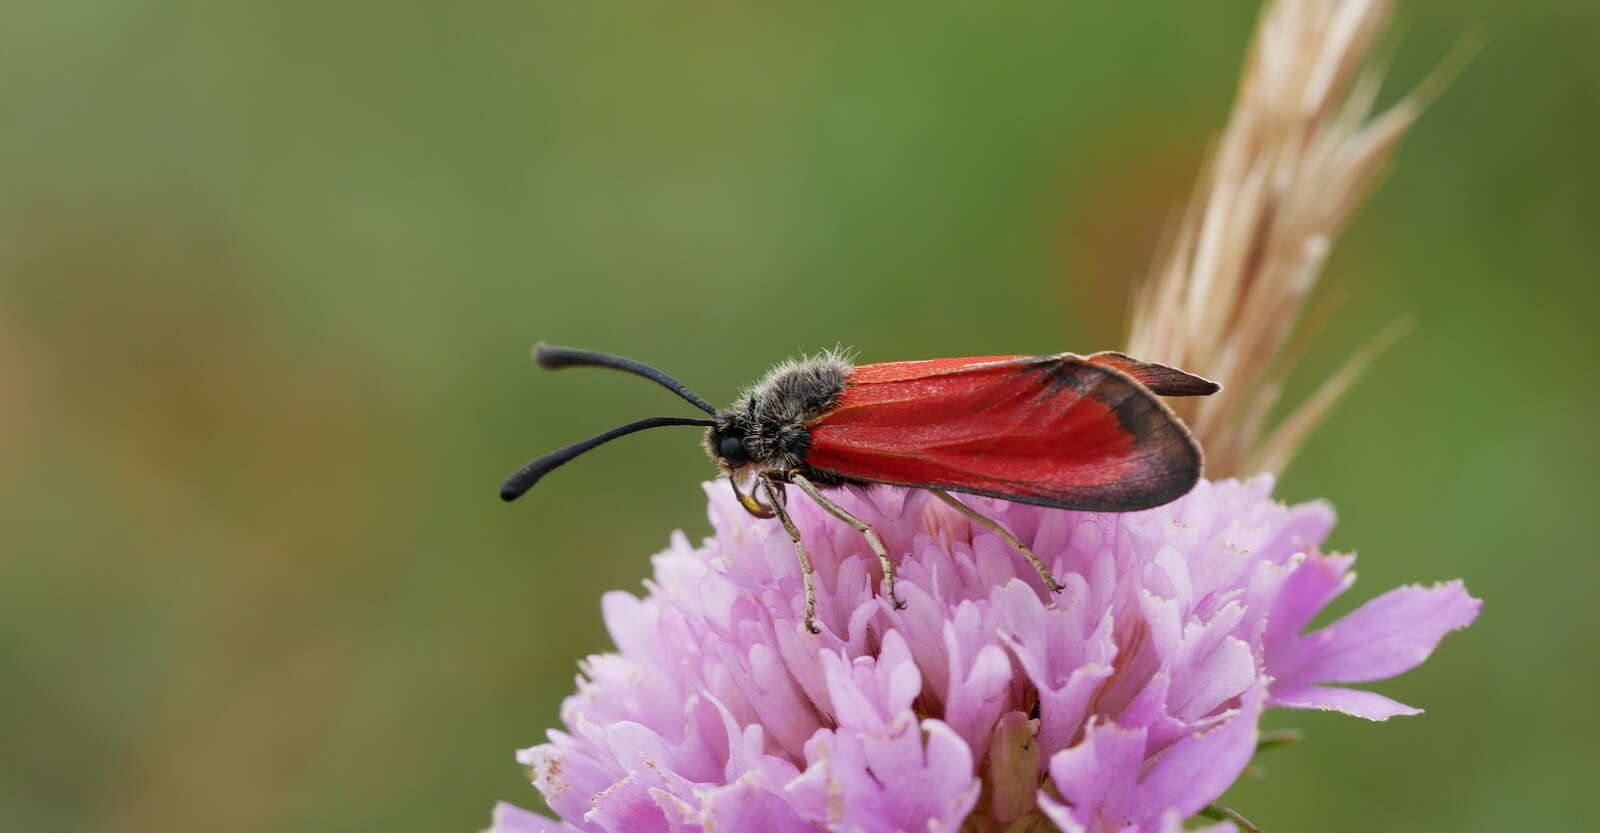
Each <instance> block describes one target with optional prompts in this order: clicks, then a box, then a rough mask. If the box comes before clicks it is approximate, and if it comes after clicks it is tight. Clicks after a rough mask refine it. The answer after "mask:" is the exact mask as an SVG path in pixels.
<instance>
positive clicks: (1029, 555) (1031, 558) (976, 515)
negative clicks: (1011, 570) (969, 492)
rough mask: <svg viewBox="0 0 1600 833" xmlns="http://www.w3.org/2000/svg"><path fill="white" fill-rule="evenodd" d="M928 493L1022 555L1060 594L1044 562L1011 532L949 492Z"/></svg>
mask: <svg viewBox="0 0 1600 833" xmlns="http://www.w3.org/2000/svg"><path fill="white" fill-rule="evenodd" d="M928 491H930V492H932V493H933V496H934V497H936V498H938V499H940V500H942V501H944V502H945V503H948V504H950V508H952V509H954V510H956V511H957V512H960V513H961V514H963V515H966V516H967V517H969V518H971V519H973V520H975V521H977V522H978V523H980V524H983V525H984V526H986V527H988V528H989V531H990V532H993V533H994V534H996V535H998V536H1000V537H1001V538H1002V539H1004V540H1005V542H1006V543H1007V544H1010V545H1011V547H1012V549H1015V550H1016V551H1017V552H1020V553H1022V557H1023V558H1026V559H1028V563H1029V564H1032V565H1033V569H1034V570H1036V571H1038V573H1039V578H1042V579H1044V586H1046V587H1048V588H1050V592H1052V593H1059V592H1061V582H1059V581H1056V577H1055V576H1054V575H1053V574H1051V572H1050V568H1049V567H1046V566H1044V562H1043V561H1040V560H1039V556H1037V555H1034V554H1033V550H1030V549H1028V548H1027V547H1025V546H1023V545H1022V542H1021V541H1018V540H1017V536H1015V535H1012V534H1011V530H1009V529H1006V528H1005V527H1003V526H1001V525H1000V524H997V523H995V522H994V520H992V519H991V518H989V517H988V516H987V515H984V514H982V513H980V512H979V511H978V510H976V509H973V508H972V507H970V506H968V505H966V504H965V503H962V502H961V501H959V500H956V499H955V498H953V497H951V496H950V493H949V492H946V491H942V490H940V489H929V490H928Z"/></svg>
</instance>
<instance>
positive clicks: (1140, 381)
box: [500, 344, 1220, 632]
mask: <svg viewBox="0 0 1600 833" xmlns="http://www.w3.org/2000/svg"><path fill="white" fill-rule="evenodd" d="M534 357H535V358H536V359H537V360H538V362H539V364H540V365H541V366H543V367H546V368H559V367H575V366H591V367H609V368H612V369H615V370H623V371H627V372H629V373H634V374H637V375H639V376H643V377H645V378H646V379H650V380H652V381H654V382H656V383H658V384H660V385H662V386H663V387H666V388H667V389H668V390H670V391H672V392H673V393H676V394H677V395H678V396H680V397H682V398H684V399H685V400H687V401H688V402H689V403H690V404H692V405H694V406H695V407H697V408H699V409H700V410H702V411H705V412H706V413H707V414H710V415H711V418H710V419H684V418H680V417H654V418H651V419H645V420H640V421H639V422H634V423H630V424H628V425H623V426H621V427H619V428H614V429H612V430H610V431H607V432H605V433H604V434H600V435H599V436H596V437H592V438H590V439H587V440H584V441H583V442H579V443H574V444H572V445H569V446H567V447H566V448H562V449H560V450H557V451H554V452H551V453H549V454H546V455H545V456H543V457H540V458H538V459H536V460H533V461H532V462H529V463H528V464H527V465H525V466H523V467H522V468H520V469H518V470H517V471H516V472H515V473H513V474H512V475H511V476H510V477H509V478H507V479H506V482H505V484H504V485H503V486H501V487H500V497H501V498H502V499H504V500H508V501H509V500H515V499H517V498H518V497H520V496H521V495H522V494H523V493H524V492H526V491H528V489H530V488H532V486H533V484H534V483H536V482H538V480H539V478H541V477H543V476H544V475H545V474H547V473H549V472H550V471H551V470H553V469H555V468H556V467H558V466H560V465H562V464H564V463H566V462H567V461H568V460H571V459H572V458H574V457H576V456H578V455H579V454H582V453H583V452H585V451H588V450H589V449H591V448H594V447H595V446H598V445H600V444H602V443H606V442H610V441H611V440H614V439H616V438H618V437H621V436H624V435H627V434H632V433H634V432H635V431H642V430H644V429H646V428H655V427H659V426H662V425H698V426H703V427H705V428H706V429H707V430H706V434H705V441H704V445H705V449H706V453H707V454H709V455H711V459H712V460H714V461H716V463H717V468H718V469H719V470H721V472H722V474H724V475H726V476H727V477H728V479H729V482H730V483H732V485H733V491H734V494H735V495H737V496H738V498H739V503H740V504H741V505H742V506H744V508H745V509H746V510H747V511H749V512H750V513H751V514H753V515H756V516H757V517H762V518H771V517H774V516H776V517H777V518H778V520H779V521H780V522H781V523H782V524H783V526H784V528H785V529H786V530H787V531H788V533H789V537H790V538H792V539H793V540H794V546H795V553H796V555H797V556H798V557H799V559H800V572H801V574H802V576H803V577H804V579H805V588H806V610H805V618H806V626H807V627H809V628H810V629H811V630H812V632H816V630H817V627H816V623H815V618H814V617H815V614H816V604H817V600H816V586H815V581H814V578H813V576H812V573H811V564H810V561H809V559H807V557H806V551H805V546H804V545H803V544H802V543H801V541H800V534H799V531H798V530H797V529H796V528H795V525H794V522H793V521H792V520H790V518H789V515H788V513H787V512H786V511H785V510H784V508H783V506H784V494H783V491H784V486H785V484H793V485H794V486H796V487H797V488H799V489H800V490H801V491H803V492H805V493H806V494H807V495H808V496H810V497H811V499H812V500H815V501H816V502H817V503H818V504H819V505H821V506H822V508H824V509H826V510H827V511H828V512H829V513H831V514H833V515H834V516H836V517H838V518H839V519H840V520H843V521H844V522H845V523H848V524H850V525H851V526H853V527H855V528H856V529H857V530H858V531H860V532H861V534H862V535H863V536H864V537H865V539H866V542H867V545H868V546H869V547H871V549H872V551H873V552H874V553H875V554H876V555H877V557H878V561H879V563H880V564H881V565H882V566H883V575H884V586H885V593H886V595H887V596H888V598H889V601H890V602H891V603H893V604H894V605H895V606H896V607H902V606H903V604H902V603H901V602H900V600H899V599H898V598H897V597H896V596H895V593H894V563H893V561H891V560H890V558H889V554H888V552H887V551H885V549H884V546H883V542H882V541H881V540H880V539H879V538H878V535H877V533H875V532H873V531H872V528H871V527H870V526H868V525H867V524H866V523H864V522H862V521H861V520H860V519H858V518H856V517H855V516H854V515H851V514H850V513H849V512H848V511H846V510H845V509H844V508H843V507H841V506H839V505H838V504H836V503H834V502H833V501H832V500H829V499H828V497H827V495H826V494H824V491H823V490H825V489H828V488H829V487H835V486H841V485H844V484H847V483H853V484H858V485H864V484H869V483H890V484H896V485H901V486H912V487H915V488H919V489H927V490H929V491H930V492H932V493H933V495H934V496H935V497H937V498H938V499H939V500H941V501H944V502H945V503H947V504H949V505H950V506H951V507H953V508H954V509H956V510H958V511H960V512H962V513H963V514H965V515H967V516H968V517H970V518H972V519H973V520H974V521H977V522H978V523H980V524H983V525H984V526H986V527H988V528H989V529H990V530H992V531H994V532H995V533H996V534H997V535H999V536H1000V537H1001V538H1003V539H1005V541H1006V542H1007V543H1008V544H1010V545H1011V546H1012V547H1014V548H1016V549H1017V551H1018V552H1020V553H1021V554H1022V555H1023V557H1025V558H1027V559H1028V562H1029V563H1030V564H1032V565H1033V567H1034V569H1035V570H1038V571H1039V576H1040V577H1041V578H1042V579H1044V583H1045V584H1046V585H1047V586H1048V587H1049V588H1050V589H1051V590H1059V589H1061V585H1060V584H1059V583H1058V582H1057V581H1056V579H1055V576H1053V575H1051V574H1050V570H1049V569H1048V568H1046V567H1045V565H1044V563H1043V562H1041V561H1040V560H1039V559H1038V557H1036V556H1035V555H1034V554H1033V552H1031V551H1030V550H1029V549H1028V548H1027V547H1025V546H1023V544H1022V542H1021V541H1019V540H1017V538H1016V536H1014V535H1012V534H1011V533H1010V532H1009V531H1007V530H1006V529H1004V528H1003V527H1001V526H1000V525H999V524H996V523H995V522H994V521H992V520H990V519H989V518H987V517H985V516H983V515H981V514H979V513H978V512H976V511H974V510H973V509H971V508H970V507H968V506H967V505H966V504H964V503H962V502H960V501H959V500H957V499H955V498H954V497H951V496H950V494H949V492H965V493H967V494H974V495H988V496H990V497H998V498H1004V499H1006V500H1014V501H1019V502H1022V503H1034V504H1038V505H1040V506H1054V507H1060V508H1063V509H1084V510H1091V511H1097V512H1131V511H1134V510H1137V509H1148V508H1150V507H1152V506H1160V505H1161V504H1163V503H1167V502H1168V501H1171V500H1175V499H1177V498H1179V497H1181V496H1183V495H1184V494H1185V493H1187V492H1188V491H1189V490H1190V489H1191V488H1193V487H1194V484H1195V482H1196V481H1197V480H1199V478H1200V447H1199V446H1198V445H1196V444H1195V441H1194V438H1193V437H1191V436H1190V435H1189V431H1188V429H1186V428H1185V427H1184V426H1183V423H1182V422H1179V421H1178V418H1177V417H1176V416H1174V415H1173V413H1172V411H1171V410H1169V409H1168V408H1167V406H1166V405H1163V404H1162V403H1161V400H1160V399H1158V398H1156V395H1157V394H1161V395H1164V396H1205V395H1209V394H1212V393H1216V392H1217V391H1218V390H1219V389H1220V388H1219V387H1218V385H1217V384H1216V383H1214V382H1210V381H1207V380H1205V379H1202V378H1200V377H1199V376H1195V375H1193V374H1190V373H1185V372H1183V371H1181V370H1178V369H1176V368H1171V367H1167V366H1166V365H1160V364H1155V363H1152V362H1142V361H1139V360H1137V359H1133V358H1130V357H1128V356H1124V355H1122V354H1121V353H1095V354H1094V355H1091V356H1077V355H1074V354H1072V353H1057V354H1055V355H1051V356H982V357H978V358H966V359H932V360H929V361H913V362H889V363H886V364H868V365H860V366H852V365H851V364H850V363H849V362H848V361H846V360H845V359H844V358H843V357H842V356H840V355H837V354H825V355H823V356H819V357H817V358H812V359H804V360H801V361H790V362H785V363H784V364H781V365H779V366H778V367H776V368H774V369H773V370H772V371H771V372H769V373H768V374H767V375H766V377H765V378H763V379H762V380H761V381H760V382H758V383H757V384H756V385H755V387H753V388H751V389H750V390H748V391H747V392H746V393H745V394H744V395H743V396H741V397H740V398H739V400H738V401H737V402H735V403H734V404H733V405H732V406H731V407H729V408H727V409H726V410H718V409H716V408H714V407H712V406H711V405H710V404H709V403H707V402H706V401H705V400H704V399H701V398H700V397H699V396H696V395H695V394H694V393H693V392H691V391H690V390H689V389H688V388H686V387H684V386H683V384H682V383H680V382H679V381H678V380H676V379H673V378H672V377H671V376H668V375H667V374H665V373H663V372H661V371H659V370H657V369H655V368H653V367H650V366H648V365H644V364H640V363H639V362H636V361H633V360H631V359H624V358H622V357H620V356H612V355H607V354H605V353H595V352H592V351H588V350H575V349H572V348H568V347H551V346H549V345H545V344H540V345H539V346H538V347H536V348H535V349H534ZM740 481H744V482H746V483H747V484H748V486H749V491H748V492H741V491H740V489H739V483H740ZM758 494H759V495H760V497H758V496H757V495H758ZM762 497H765V500H764V501H763V500H762V499H761V498H762Z"/></svg>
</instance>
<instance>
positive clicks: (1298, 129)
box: [1128, 0, 1437, 477]
mask: <svg viewBox="0 0 1600 833" xmlns="http://www.w3.org/2000/svg"><path fill="white" fill-rule="evenodd" d="M1391 10H1392V4H1391V3H1390V2H1387V0H1277V2H1274V3H1271V4H1270V5H1269V6H1268V8H1267V9H1266V11H1265V12H1264V13H1263V17H1262V20H1261V23H1260V28H1259V30H1258V31H1257V33H1256V38H1255V42H1254V44H1253V46H1252V48H1251V54H1250V57H1249V60H1248V62H1247V64H1246V66H1245V69H1244V75H1243V78H1242V80H1241V82H1240V88H1239V94H1238V98H1237V100H1236V101H1235V103H1234V107H1233V113H1232V114H1231V116H1230V118H1229V120H1228V125H1227V127H1226V128H1225V129H1224V131H1223V133H1222V136H1221V139H1220V140H1219V142H1218V144H1217V147H1216V149H1215V150H1214V151H1213V154H1212V156H1211V158H1210V160H1209V161H1208V163H1207V167H1206V171H1205V173H1204V174H1203V175H1202V176H1201V179H1200V182H1199V183H1198V186H1197V188H1196V190H1195V193H1194V195H1193V196H1192V197H1191V199H1190V202H1189V205H1188V207H1187V208H1186V209H1185V211H1184V214H1183V217H1182V220H1181V222H1180V224H1179V227H1178V229H1177V231H1176V232H1175V234H1174V235H1173V237H1172V239H1171V241H1170V243H1169V245H1168V246H1167V248H1166V250H1165V252H1164V254H1163V255H1162V257H1161V258H1160V259H1159V261H1158V264H1159V265H1158V267H1157V269H1156V270H1155V272H1154V274H1152V275H1151V277H1150V279H1149V280H1148V281H1146V282H1145V283H1144V285H1143V286H1142V287H1141V288H1140V290H1139V293H1138V295H1137V297H1136V299H1135V303H1134V310H1133V321H1132V328H1131V332H1130V336H1129V344H1128V351H1129V352H1130V353H1132V354H1133V355H1136V356H1139V357H1141V358H1145V359H1149V360H1152V361H1160V362H1165V363H1169V364H1174V365H1177V366H1179V367H1183V368H1185V369H1187V370H1192V371H1194V372H1196V373H1200V374H1202V375H1205V376H1208V377H1210V378H1213V379H1216V380H1217V381H1219V382H1221V383H1222V384H1223V386H1224V387H1225V389H1226V390H1225V391H1224V393H1223V394H1221V395H1219V396H1213V397H1208V398H1206V399H1203V400H1195V401H1181V402H1177V403H1175V404H1176V406H1177V408H1178V410H1179V413H1180V414H1181V415H1182V416H1183V417H1184V418H1185V419H1186V420H1187V421H1188V422H1189V425H1190V427H1191V428H1193V429H1194V431H1195V433H1196V435H1197V436H1198V437H1199V438H1200V441H1201V443H1202V444H1204V446H1205V448H1206V455H1207V463H1206V465H1207V474H1208V475H1209V476H1212V477H1225V476H1233V475H1243V474H1251V473H1254V472H1258V471H1278V470H1281V469H1282V468H1283V467H1284V466H1285V465H1287V464H1288V462H1289V460H1290V459H1291V458H1292V456H1293V454H1294V451H1295V448H1296V447H1297V446H1298V445H1299V443H1300V441H1301V440H1302V439H1304V437H1305V436H1306V435H1307V434H1308V433H1309V432H1310V431H1311V429H1312V428H1313V427H1314V426H1315V425H1316V423H1317V422H1318V420H1319V419H1320V418H1321V417H1322V416H1323V415H1324V414H1326V413H1327V411H1328V409H1329V407H1330V406H1331V405H1332V404H1333V402H1334V401H1335V400H1336V399H1337V398H1338V396H1339V394H1340V393H1341V392H1343V391H1344V390H1345V389H1346V388H1347V387H1348V386H1349V384H1350V383H1351V381H1353V379H1354V378H1355V376H1356V375H1358V373H1359V371H1360V369H1361V367H1362V366H1364V365H1365V364H1366V363H1367V362H1369V361H1370V360H1371V358H1372V357H1373V356H1375V355H1376V352H1375V351H1376V350H1377V349H1379V348H1380V347H1381V346H1383V345H1386V344H1388V343H1389V342H1390V341H1392V337H1383V338H1380V339H1378V340H1376V341H1375V342H1374V343H1373V345H1372V346H1370V347H1369V348H1368V349H1366V350H1363V351H1361V355H1359V356H1357V357H1355V358H1353V359H1352V361H1351V362H1350V363H1349V364H1347V365H1346V366H1345V368H1344V369H1343V370H1341V371H1340V372H1339V373H1337V374H1336V375H1335V376H1334V377H1333V378H1332V379H1330V380H1329V381H1328V383H1327V384H1326V385H1324V386H1323V388H1322V389H1321V390H1319V391H1318V392H1317V393H1316V394H1314V395H1313V396H1311V397H1310V398H1309V399H1307V400H1306V401H1305V402H1304V403H1302V404H1300V405H1299V406H1297V407H1296V408H1295V410H1294V411H1292V412H1291V413H1290V414H1289V415H1288V416H1287V417H1285V418H1284V419H1283V420H1282V421H1281V423H1280V424H1279V425H1278V427H1277V428H1276V429H1275V430H1273V431H1271V432H1270V433H1269V432H1268V430H1267V426H1268V422H1269V419H1268V417H1269V414H1270V413H1271V412H1272V410H1273V407H1274V405H1276V404H1277V399H1278V396H1279V394H1280V392H1281V390H1282V386H1283V380H1284V377H1285V376H1286V374H1287V373H1288V372H1289V371H1290V370H1291V369H1292V367H1293V365H1294V361H1293V356H1292V355H1289V354H1290V353H1292V352H1297V351H1288V350H1286V349H1285V348H1286V346H1287V345H1288V344H1289V342H1290V339H1291V337H1292V336H1293V335H1294V334H1295V332H1296V329H1297V327H1298V326H1299V325H1300V322H1301V319H1302V312H1303V310H1304V308H1305V306H1306V303H1307V300H1308V298H1309V297H1310V295H1311V292H1312V290H1313V289H1314V288H1315V287H1316V285H1317V279H1318V277H1319V275H1320V274H1321V271H1322V265H1323V262H1324V261H1325V260H1326V259H1327V256H1328V251H1329V248H1330V246H1331V245H1332V243H1333V241H1334V239H1335V238H1336V237H1337V236H1338V234H1339V232H1340V231H1341V230H1342V229H1343V228H1344V226H1345V224H1346V223H1347V222H1348V221H1349V219H1350V217H1351V215H1352V214H1353V213H1354V212H1355V211H1356V209H1357V208H1359V207H1360V205H1361V203H1362V201H1363V200H1364V199H1365V198H1366V196H1367V195H1368V194H1369V193H1370V192H1371V191H1372V189H1373V187H1374V186H1375V185H1376V184H1377V183H1378V181H1379V180H1380V179H1381V177H1382V174H1383V172H1384V170H1385V168H1386V166H1387V164H1388V161H1389V158H1390V155H1391V153H1392V152H1393V151H1394V148H1395V146H1396V145H1397V144H1398V143H1399V141H1400V138H1401V137H1402V136H1403V135H1404V134H1405V132H1406V129H1407V128H1409V127H1410V126H1411V124H1412V122H1413V121H1414V120H1415V119H1416V117H1417V114H1418V113H1419V111H1420V109H1421V107H1422V103H1423V99H1424V97H1425V96H1424V94H1423V93H1422V92H1420V91H1419V92H1417V93H1413V94H1412V95H1410V96H1408V97H1407V98H1406V99H1404V100H1402V101H1401V102H1399V103H1398V104H1396V105H1394V106H1393V107H1390V108H1389V109H1387V110H1385V111H1383V112H1381V113H1378V114H1376V115H1373V111H1372V105H1373V100H1374V98H1375V97H1376V94H1377V90H1378V86H1379V77H1378V73H1377V72H1376V71H1373V70H1370V69H1364V68H1366V67H1368V66H1369V58H1370V55H1371V52H1372V48H1373V45H1374V42H1375V41H1376V40H1377V38H1378V36H1379V34H1380V33H1381V32H1382V31H1383V29H1384V27H1385V25H1386V24H1387V23H1388V20H1389V17H1390V12H1391ZM1436 86H1437V85H1434V87H1436ZM1394 332H1397V331H1392V332H1391V336H1392V335H1393V334H1394Z"/></svg>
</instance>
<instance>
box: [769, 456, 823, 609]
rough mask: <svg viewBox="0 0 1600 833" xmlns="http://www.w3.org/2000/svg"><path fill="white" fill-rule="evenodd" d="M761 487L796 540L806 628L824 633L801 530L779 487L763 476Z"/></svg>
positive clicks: (785, 527)
mask: <svg viewBox="0 0 1600 833" xmlns="http://www.w3.org/2000/svg"><path fill="white" fill-rule="evenodd" d="M760 485H761V488H762V489H763V490H764V491H765V492H766V493H767V501H768V505H769V506H770V507H771V509H772V513H773V514H774V515H777V516H778V520H779V521H780V522H782V523H783V528H784V530H785V531H786V532H788V533H789V539H790V540H791V541H794V554H795V557H797V558H799V559H800V578H801V580H803V581H804V582H805V584H806V630H808V631H811V632H812V633H822V628H819V627H817V577H816V574H815V573H813V572H811V559H810V558H809V557H807V555H806V545H805V544H803V543H801V542H800V530H799V529H798V528H797V527H796V526H795V525H794V520H793V519H791V518H790V517H789V511H788V510H787V509H784V508H783V499H782V498H781V497H780V496H779V495H778V489H777V487H776V486H774V485H773V484H772V481H771V480H770V479H768V478H765V477H763V478H761V480H760Z"/></svg>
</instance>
